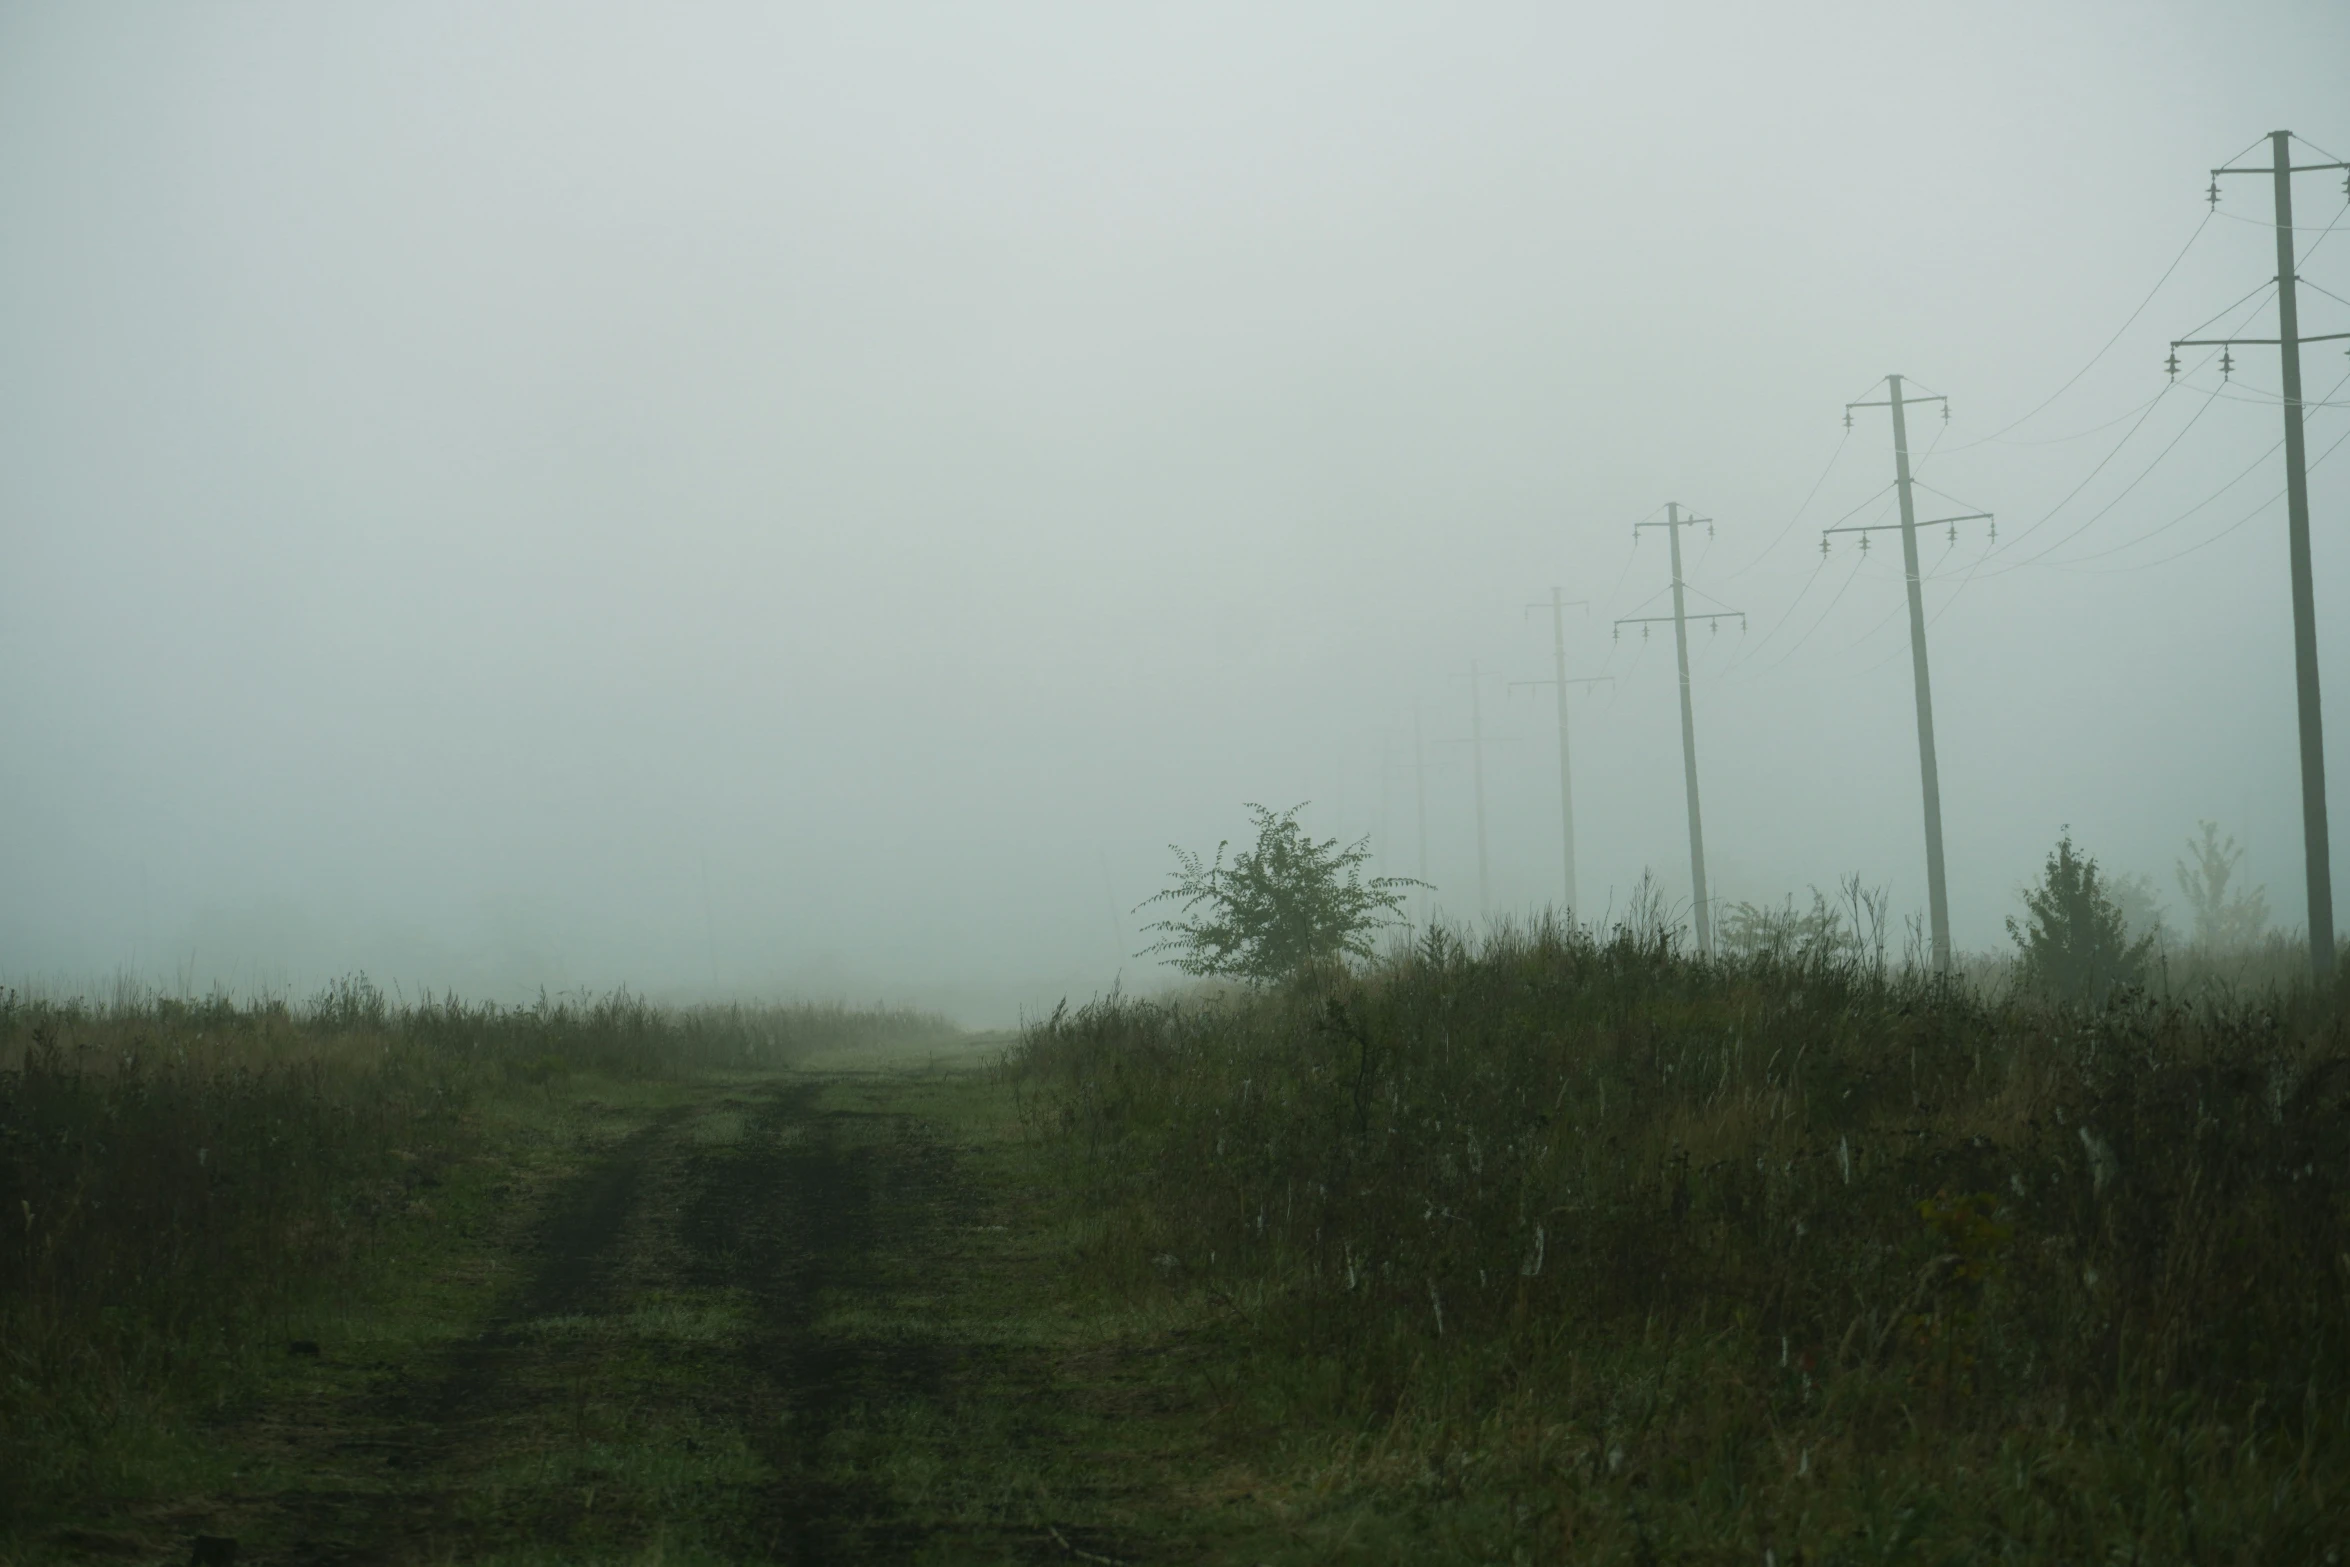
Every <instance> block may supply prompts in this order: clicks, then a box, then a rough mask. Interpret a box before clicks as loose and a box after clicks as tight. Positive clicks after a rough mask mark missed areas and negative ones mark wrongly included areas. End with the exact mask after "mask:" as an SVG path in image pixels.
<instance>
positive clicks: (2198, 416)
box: [1968, 392, 2219, 577]
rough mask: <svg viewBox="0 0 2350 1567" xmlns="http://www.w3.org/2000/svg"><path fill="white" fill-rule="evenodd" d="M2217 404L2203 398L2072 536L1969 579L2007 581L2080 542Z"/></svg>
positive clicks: (2213, 396) (2212, 397)
mask: <svg viewBox="0 0 2350 1567" xmlns="http://www.w3.org/2000/svg"><path fill="white" fill-rule="evenodd" d="M2218 401H2219V394H2218V393H2217V392H2214V393H2212V394H2211V395H2210V396H2208V397H2206V398H2204V399H2203V401H2202V403H2201V404H2200V405H2199V406H2198V407H2197V408H2196V410H2195V412H2194V413H2193V414H2192V415H2190V416H2189V417H2188V419H2187V422H2186V423H2185V424H2183V425H2181V426H2180V427H2179V432H2178V434H2176V435H2174V436H2172V437H2171V438H2170V440H2169V441H2168V442H2166V443H2165V444H2164V446H2163V448H2162V450H2161V451H2159V452H2156V453H2155V454H2154V458H2153V460H2152V461H2151V462H2149V463H2147V464H2146V466H2145V467H2143V468H2141V469H2139V470H2138V476H2137V477H2136V478H2134V479H2132V480H2131V481H2130V482H2129V483H2127V484H2125V485H2123V486H2122V487H2121V488H2120V489H2119V490H2117V491H2115V492H2114V496H2113V499H2111V500H2109V501H2107V502H2106V503H2105V504H2104V505H2102V506H2100V507H2098V508H2097V509H2096V510H2095V511H2093V512H2091V513H2090V514H2089V515H2088V516H2087V517H2085V518H2083V519H2082V520H2081V523H2080V525H2079V526H2078V527H2076V528H2074V529H2073V531H2072V532H2070V533H2068V534H2066V535H2065V536H2064V537H2063V538H2061V539H2058V540H2057V541H2056V542H2055V543H2054V544H2051V545H2048V546H2047V547H2046V548H2044V549H2042V550H2040V551H2039V552H2038V553H2037V554H2032V555H2026V556H2025V557H2023V559H2021V560H2011V561H2009V562H2008V563H2007V564H2006V565H2004V566H2000V567H1998V568H1996V569H1994V570H1991V571H1987V572H1970V573H1969V574H1968V575H1969V576H1970V577H1973V576H1984V577H2004V576H2006V575H2007V574H2008V573H2009V572H2011V571H2021V570H2023V569H2024V568H2025V567H2026V566H2030V565H2033V564H2035V563H2037V562H2039V561H2043V560H2046V559H2047V558H2048V557H2049V556H2051V555H2053V554H2055V553H2056V552H2057V551H2058V550H2060V549H2063V548H2064V547H2065V546H2066V545H2067V544H2070V543H2071V542H2072V541H2073V540H2075V539H2077V538H2079V537H2080V536H2081V535H2082V534H2084V533H2086V532H2088V531H2089V530H2090V529H2091V528H2093V527H2095V526H2097V523H2098V521H2099V520H2100V519H2101V518H2103V517H2104V516H2105V515H2106V513H2108V512H2110V511H2112V510H2113V509H2114V508H2115V507H2116V506H2119V505H2120V504H2121V503H2122V502H2123V501H2125V500H2127V499H2128V498H2129V496H2130V492H2131V491H2133V490H2135V489H2136V488H2137V487H2138V486H2139V485H2141V484H2143V483H2145V482H2146V480H2147V478H2148V476H2149V475H2151V474H2152V473H2153V472H2154V470H2155V469H2157V468H2159V467H2161V466H2162V460H2163V459H2164V458H2166V457H2168V456H2169V455H2170V454H2171V453H2172V452H2174V451H2176V450H2178V446H2179V443H2180V442H2181V441H2184V440H2185V439H2186V438H2187V432H2188V431H2190V430H2192V429H2194V428H2195V426H2196V425H2197V424H2199V423H2200V422H2202V419H2203V416H2204V415H2205V414H2207V413H2209V412H2211V405H2212V404H2213V403H2216V402H2218Z"/></svg>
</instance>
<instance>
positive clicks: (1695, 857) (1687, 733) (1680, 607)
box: [1616, 501, 1746, 958]
mask: <svg viewBox="0 0 2350 1567" xmlns="http://www.w3.org/2000/svg"><path fill="white" fill-rule="evenodd" d="M1701 522H1702V523H1704V524H1705V525H1706V526H1707V527H1708V528H1710V527H1712V526H1713V519H1712V518H1711V517H1684V516H1682V515H1681V507H1680V503H1679V502H1677V501H1668V502H1666V503H1665V520H1664V521H1663V522H1636V523H1634V524H1633V525H1632V531H1633V532H1634V534H1635V535H1637V534H1638V533H1639V531H1640V530H1641V529H1642V528H1662V529H1664V530H1665V537H1666V538H1667V539H1668V540H1669V541H1670V542H1671V544H1672V551H1673V612H1672V614H1670V615H1631V616H1626V617H1625V618H1624V619H1622V620H1619V621H1617V622H1616V629H1617V631H1618V633H1619V634H1620V633H1621V632H1622V630H1623V628H1624V627H1626V626H1638V627H1640V628H1641V631H1640V634H1641V635H1642V636H1646V635H1648V627H1649V626H1650V625H1651V624H1654V623H1657V622H1661V621H1666V620H1670V621H1671V622H1672V623H1673V651H1674V652H1675V654H1676V655H1678V657H1679V658H1680V661H1681V775H1682V780H1683V782H1684V783H1685V784H1686V785H1687V787H1688V791H1689V886H1690V911H1691V916H1692V918H1693V919H1694V920H1695V921H1696V924H1697V955H1698V956H1699V957H1701V958H1710V957H1712V956H1713V955H1714V924H1713V911H1712V910H1711V909H1710V908H1709V907H1708V906H1707V903H1706V890H1705V822H1704V818H1703V816H1702V815H1701V813H1700V812H1699V811H1698V808H1697V717H1696V713H1695V710H1694V709H1693V708H1692V707H1691V705H1690V700H1689V622H1690V621H1692V620H1702V621H1707V622H1710V623H1712V624H1713V625H1715V626H1717V627H1718V626H1719V625H1720V624H1721V622H1723V621H1725V620H1735V621H1737V622H1738V624H1739V626H1740V627H1741V628H1744V626H1745V625H1746V614H1745V612H1744V611H1743V610H1735V609H1725V610H1720V611H1711V612H1708V613H1706V614H1702V615H1692V614H1690V613H1689V610H1688V605H1687V603H1686V601H1685V599H1684V597H1683V589H1684V583H1683V581H1682V577H1681V530H1682V529H1683V528H1684V527H1695V526H1696V525H1697V524H1698V523H1701Z"/></svg>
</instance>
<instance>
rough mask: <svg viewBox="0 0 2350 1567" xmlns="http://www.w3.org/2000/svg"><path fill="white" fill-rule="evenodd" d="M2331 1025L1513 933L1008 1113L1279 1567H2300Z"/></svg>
mask: <svg viewBox="0 0 2350 1567" xmlns="http://www.w3.org/2000/svg"><path fill="white" fill-rule="evenodd" d="M2341 1018H2342V1014H2341V1011H2340V1008H2339V1006H2338V1004H2337V999H2336V998H2335V997H2333V996H2331V995H2323V996H2321V995H2315V994H2311V993H2309V992H2307V991H2306V989H2305V990H2304V991H2302V992H2301V993H2298V994H2294V995H2279V994H2271V995H2270V996H2268V997H2266V998H2264V999H2259V1000H2245V999H2243V998H2241V997H2234V998H2225V997H2219V998H2215V997H2214V996H2210V995H2207V997H2206V999H2205V1000H2203V1001H2201V1002H2199V1003H2196V1004H2191V1005H2190V1004H2184V1003H2173V1004H2163V1005H2157V1004H2153V1003H2148V1002H2143V1001H2139V1002H2130V1003H2126V1004H2124V1005H2122V1006H2120V1007H2117V1008H2114V1009H2112V1010H2108V1011H2104V1012H2099V1013H2095V1014H2084V1013H2071V1012H2065V1011H2061V1010H2049V1009H2047V1008H2044V1007H2040V1006H2036V1005H2034V1004H2031V1003H2029V1002H2028V1001H2023V1000H2000V1001H1987V1000H1985V999H1983V998H1982V997H1981V995H1980V994H1979V993H1978V992H1976V991H1975V990H1973V989H1971V988H1969V987H1966V986H1963V985H1959V984H1955V983H1941V982H1937V981H1934V980H1933V979H1931V978H1929V977H1926V976H1922V975H1920V974H1918V973H1916V972H1915V971H1903V970H1900V969H1891V968H1886V967H1883V966H1878V965H1872V964H1867V963H1859V962H1849V961H1845V962H1808V963H1807V962H1799V961H1788V960H1777V959H1769V958H1757V959H1755V960H1752V961H1748V962H1744V963H1723V964H1700V963H1697V962H1694V961H1691V960H1689V959H1687V958H1685V957H1683V956H1682V955H1680V954H1679V953H1677V952H1676V951H1675V950H1673V948H1672V947H1671V945H1670V944H1669V943H1667V942H1666V941H1664V940H1663V939H1662V938H1661V937H1658V936H1656V935H1654V934H1653V933H1652V934H1650V935H1649V936H1646V937H1643V936H1641V935H1639V934H1637V933H1635V932H1632V931H1619V932H1618V933H1617V934H1616V936H1615V937H1614V938H1613V939H1610V940H1604V941H1603V940H1596V939H1594V938H1593V937H1592V936H1590V935H1589V934H1588V933H1574V934H1566V933H1561V932H1559V931H1556V930H1545V931H1538V932H1535V933H1533V934H1530V935H1514V936H1511V935H1505V936H1503V937H1500V938H1497V939H1496V940H1494V941H1493V942H1491V943H1489V944H1488V945H1486V946H1485V947H1484V948H1483V949H1482V950H1479V951H1475V952H1472V951H1469V950H1467V949H1465V948H1464V947H1463V946H1462V945H1461V944H1460V943H1459V942H1457V941H1444V940H1434V941H1430V942H1426V943H1424V944H1423V946H1422V948H1421V949H1420V950H1419V951H1418V952H1416V953H1414V954H1412V955H1409V956H1405V957H1401V958H1398V959H1397V960H1395V961H1393V962H1391V963H1389V964H1387V965H1384V966H1382V967H1380V968H1378V969H1377V970H1375V971H1372V972H1368V973H1352V974H1331V975H1328V976H1325V977H1324V978H1323V979H1321V980H1320V981H1318V982H1312V983H1301V984H1299V985H1297V986H1294V987H1292V988H1290V989H1288V990H1286V991H1282V992H1279V993H1268V994H1264V995H1261V996H1257V997H1254V998H1241V999H1239V1000H1228V1001H1226V1002H1225V1003H1224V1004H1221V1005H1215V1006H1207V1007H1199V1008H1184V1007H1172V1006H1164V1005H1157V1004H1151V1003H1142V1002H1122V1001H1112V1002H1105V1003H1100V1004H1096V1005H1094V1006H1092V1007H1089V1008H1086V1009H1083V1010H1081V1011H1078V1012H1075V1013H1064V1014H1062V1015H1060V1016H1058V1017H1056V1018H1055V1019H1053V1020H1052V1021H1051V1022H1049V1023H1048V1024H1046V1025H1045V1026H1044V1027H1041V1028H1039V1029H1037V1030H1035V1031H1033V1032H1032V1034H1031V1035H1030V1036H1029V1038H1028V1040H1027V1042H1026V1045H1025V1047H1024V1051H1023V1055H1022V1059H1021V1066H1020V1079H1021V1085H1022V1093H1023V1096H1024V1103H1025V1105H1026V1107H1027V1110H1028V1113H1029V1115H1030V1117H1031V1120H1032V1124H1034V1125H1035V1126H1036V1127H1037V1128H1038V1130H1039V1133H1040V1136H1041V1138H1042V1140H1043V1141H1044V1143H1045V1145H1046V1146H1047V1147H1048V1149H1050V1150H1051V1152H1052V1155H1053V1157H1054V1159H1055V1161H1056V1168H1057V1169H1058V1170H1059V1172H1060V1180H1061V1184H1062V1187H1063V1189H1064V1191H1065V1192H1067V1193H1068V1194H1069V1198H1068V1201H1069V1203H1070V1211H1071V1212H1072V1213H1074V1214H1079V1215H1082V1216H1083V1220H1084V1224H1085V1228H1084V1229H1083V1231H1082V1234H1081V1238H1080V1239H1079V1241H1078V1243H1077V1244H1076V1245H1075V1246H1074V1247H1073V1258H1074V1267H1075V1269H1076V1271H1077V1274H1078V1276H1079V1277H1081V1278H1083V1279H1084V1280H1085V1281H1087V1283H1088V1284H1089V1285H1090V1286H1091V1287H1093V1288H1096V1289H1100V1290H1103V1291H1105V1292H1108V1293H1109V1294H1112V1295H1114V1296H1116V1297H1118V1298H1122V1299H1126V1300H1130V1301H1134V1302H1138V1303H1139V1302H1146V1301H1156V1302H1159V1303H1161V1304H1162V1306H1163V1309H1165V1310H1167V1311H1169V1312H1171V1313H1177V1314H1181V1313H1186V1312H1188V1313H1190V1314H1191V1315H1192V1316H1193V1317H1194V1318H1195V1319H1196V1320H1199V1321H1202V1322H1208V1321H1216V1322H1220V1323H1221V1324H1222V1337H1221V1343H1220V1348H1219V1350H1218V1354H1217V1358H1218V1362H1219V1364H1220V1365H1221V1366H1223V1367H1224V1369H1225V1374H1226V1375H1228V1376H1229V1378H1230V1386H1231V1388H1232V1390H1233V1391H1232V1411H1231V1418H1232V1420H1233V1421H1234V1422H1236V1428H1238V1429H1242V1430H1251V1429H1253V1430H1254V1431H1256V1432H1258V1433H1260V1435H1259V1437H1258V1438H1257V1441H1256V1450H1257V1451H1258V1452H1259V1453H1260V1454H1261V1455H1263V1456H1262V1457H1261V1458H1260V1459H1259V1462H1260V1463H1261V1464H1263V1465H1264V1466H1265V1469H1264V1472H1265V1473H1266V1474H1267V1476H1268V1483H1269V1486H1270V1488H1272V1489H1274V1490H1276V1491H1277V1492H1278V1493H1279V1494H1281V1495H1284V1496H1286V1497H1287V1498H1288V1503H1287V1505H1288V1506H1290V1507H1291V1508H1292V1509H1293V1510H1294V1511H1295V1512H1296V1513H1297V1514H1298V1515H1299V1516H1311V1517H1312V1518H1313V1520H1314V1522H1313V1523H1312V1524H1311V1525H1310V1527H1309V1529H1308V1538H1310V1540H1311V1541H1312V1542H1313V1548H1312V1549H1310V1550H1308V1551H1307V1552H1306V1558H1305V1559H1329V1560H1360V1561H1395V1562H1404V1561H1464V1562H1471V1561H1511V1560H1558V1559H1574V1560H1594V1561H1613V1560H1622V1561H1635V1562H1636V1561H1721V1562H1731V1561H1745V1562H1752V1561H1768V1560H1776V1561H1782V1562H1786V1561H1797V1560H1801V1561H1812V1562H1826V1561H1854V1562H1858V1561H1881V1560H1920V1561H1924V1560H1936V1561H1978V1560H2000V1559H2013V1560H2025V1561H2091V1560H2096V1561H2105V1560H2112V1561H2124V1560H2127V1561H2181V1562H2188V1561H2204V1562H2209V1561H2241V1562H2278V1561H2331V1560H2335V1559H2336V1557H2335V1555H2334V1554H2333V1553H2334V1552H2335V1551H2336V1550H2337V1549H2338V1548H2339V1543H2340V1542H2342V1541H2344V1540H2350V1427H2346V1424H2345V1420H2346V1417H2350V1228H2346V1226H2345V1220H2346V1219H2350V1208H2346V1207H2345V1199H2346V1195H2350V1048H2346V1047H2350V1041H2346V1040H2345V1038H2344V1034H2343V1030H2342V1022H2341Z"/></svg>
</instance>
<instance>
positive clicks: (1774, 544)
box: [1717, 429, 1867, 582]
mask: <svg viewBox="0 0 2350 1567" xmlns="http://www.w3.org/2000/svg"><path fill="white" fill-rule="evenodd" d="M1851 444H1852V431H1851V430H1850V429H1847V430H1846V431H1845V432H1844V434H1843V437H1842V438H1841V439H1839V440H1838V441H1837V442H1836V449H1835V450H1834V451H1832V452H1830V453H1829V454H1828V460H1827V461H1826V462H1825V463H1822V464H1821V465H1820V476H1819V477H1818V478H1816V479H1814V480H1812V481H1811V488H1810V489H1808V490H1806V491H1804V492H1803V499H1802V500H1801V501H1800V502H1798V503H1797V504H1796V507H1795V512H1794V515H1793V516H1790V517H1789V518H1788V519H1787V521H1786V522H1785V523H1784V524H1783V525H1782V526H1781V527H1780V529H1779V531H1778V532H1777V533H1775V534H1773V535H1772V536H1771V541H1770V543H1768V544H1765V545H1764V546H1763V547H1762V548H1761V549H1759V550H1757V551H1755V553H1754V558H1753V559H1751V560H1749V561H1748V562H1747V563H1746V564H1745V565H1743V566H1740V567H1738V568H1736V569H1735V570H1732V571H1727V572H1724V573H1723V574H1722V575H1721V577H1720V578H1718V579H1717V580H1719V581H1722V582H1730V581H1734V580H1735V579H1737V578H1739V577H1743V576H1744V575H1746V573H1748V572H1750V571H1752V570H1753V569H1754V568H1755V567H1757V566H1759V565H1761V564H1762V562H1763V559H1764V557H1765V556H1767V555H1769V554H1770V553H1771V551H1773V550H1775V549H1777V548H1778V547H1779V546H1780V544H1782V543H1783V542H1785V540H1786V538H1787V535H1788V534H1790V533H1793V532H1794V531H1795V525H1796V524H1797V523H1799V522H1801V521H1803V514H1804V513H1805V512H1807V511H1809V510H1810V509H1811V503H1812V502H1813V501H1814V500H1816V499H1817V498H1818V497H1819V493H1820V486H1822V485H1824V484H1826V483H1827V482H1828V475H1829V474H1831V473H1833V472H1835V471H1836V462H1837V459H1838V458H1840V457H1842V456H1843V455H1844V448H1845V447H1847V446H1849V445H1851ZM1862 504H1864V505H1865V504H1867V503H1866V502H1863V503H1862Z"/></svg>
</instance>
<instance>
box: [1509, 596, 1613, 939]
mask: <svg viewBox="0 0 2350 1567" xmlns="http://www.w3.org/2000/svg"><path fill="white" fill-rule="evenodd" d="M1565 592H1566V590H1565V589H1563V588H1552V589H1551V590H1550V653H1551V668H1552V671H1553V673H1552V678H1550V679H1548V680H1513V681H1511V682H1510V685H1511V686H1513V687H1516V686H1550V687H1553V688H1554V689H1555V690H1556V692H1557V694H1558V720H1559V841H1560V843H1561V844H1563V845H1564V846H1565V851H1564V858H1565V861H1566V889H1567V901H1566V902H1565V903H1564V904H1562V905H1561V907H1562V908H1564V909H1565V910H1566V915H1567V918H1568V920H1570V921H1572V920H1573V919H1574V917H1575V907H1576V903H1577V898H1576V894H1575V779H1574V772H1573V769H1572V768H1571V767H1570V765H1569V760H1568V751H1567V687H1569V686H1584V687H1590V686H1595V685H1600V684H1603V683H1605V682H1607V681H1610V680H1612V678H1613V677H1612V676H1607V675H1602V676H1600V677H1598V678H1597V679H1593V680H1569V679H1568V678H1567V611H1568V609H1569V608H1571V607H1573V606H1576V605H1588V604H1590V602H1591V601H1590V600H1589V599H1569V598H1567V597H1565V596H1564V595H1565ZM1526 608H1527V609H1529V610H1536V609H1540V608H1542V606H1541V605H1540V604H1529V605H1527V606H1526Z"/></svg>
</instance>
